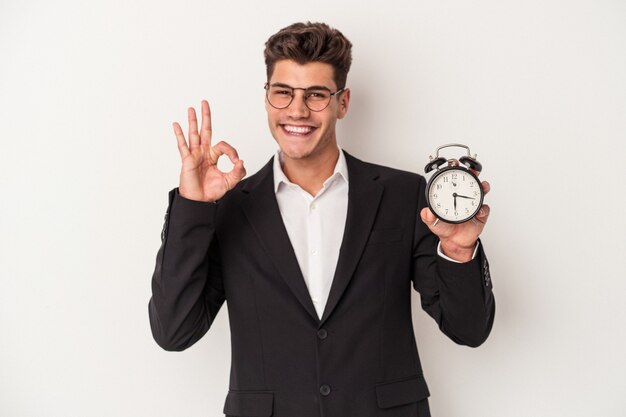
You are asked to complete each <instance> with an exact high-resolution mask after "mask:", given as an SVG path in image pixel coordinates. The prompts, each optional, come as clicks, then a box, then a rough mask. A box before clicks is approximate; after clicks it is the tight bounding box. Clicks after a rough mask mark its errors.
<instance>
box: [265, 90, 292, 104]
mask: <svg viewBox="0 0 626 417" xmlns="http://www.w3.org/2000/svg"><path fill="white" fill-rule="evenodd" d="M292 97H293V90H292V89H291V88H287V87H278V86H270V87H269V88H268V90H267V100H268V101H269V102H270V104H271V105H272V106H274V107H276V108H279V109H284V108H285V107H287V106H289V104H290V103H291V99H292Z"/></svg>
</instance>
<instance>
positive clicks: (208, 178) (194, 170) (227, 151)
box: [173, 100, 246, 202]
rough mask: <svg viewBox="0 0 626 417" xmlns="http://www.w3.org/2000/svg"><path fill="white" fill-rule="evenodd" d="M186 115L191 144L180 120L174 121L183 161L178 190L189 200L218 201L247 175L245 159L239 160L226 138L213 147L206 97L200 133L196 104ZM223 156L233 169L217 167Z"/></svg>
mask: <svg viewBox="0 0 626 417" xmlns="http://www.w3.org/2000/svg"><path fill="white" fill-rule="evenodd" d="M187 116H188V119H189V146H187V142H186V141H185V135H184V134H183V130H182V129H181V127H180V125H179V124H178V122H174V123H173V127H174V133H175V134H176V140H177V141H178V151H179V152H180V157H181V159H182V162H183V165H182V168H181V171H180V185H179V186H178V192H179V194H180V195H181V196H183V197H185V198H187V199H189V200H196V201H205V202H212V201H216V200H219V199H220V198H222V196H223V195H224V194H226V192H227V191H228V190H231V189H232V188H234V187H235V185H237V183H238V182H239V181H241V179H242V178H243V177H245V176H246V169H245V168H244V167H243V161H242V160H240V159H239V156H238V155H237V151H236V150H235V148H233V147H232V146H230V145H229V144H228V143H226V142H224V141H221V142H219V143H217V144H216V145H214V146H211V110H210V109H209V103H208V102H207V101H206V100H202V128H201V129H200V133H198V119H197V118H196V111H195V109H194V108H193V107H190V108H189V109H188V111H187ZM221 155H227V156H228V158H229V159H230V161H231V162H232V163H233V164H234V167H233V169H232V170H231V171H230V172H222V171H220V170H219V169H218V168H217V160H218V158H219V157H220V156H221Z"/></svg>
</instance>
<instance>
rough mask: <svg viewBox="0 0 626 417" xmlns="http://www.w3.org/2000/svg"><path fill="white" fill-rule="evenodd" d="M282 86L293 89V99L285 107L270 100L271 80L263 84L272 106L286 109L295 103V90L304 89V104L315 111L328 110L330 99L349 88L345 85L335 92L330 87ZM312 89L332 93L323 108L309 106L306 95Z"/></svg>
mask: <svg viewBox="0 0 626 417" xmlns="http://www.w3.org/2000/svg"><path fill="white" fill-rule="evenodd" d="M281 87H283V88H290V89H291V100H289V103H288V104H287V105H286V106H285V107H277V106H275V105H273V104H272V102H271V101H270V97H269V94H270V83H269V82H266V83H265V85H264V86H263V89H264V90H265V98H266V99H267V102H268V103H269V105H270V106H272V107H274V108H275V109H278V110H282V109H286V108H287V107H289V106H291V103H293V98H294V97H295V96H296V95H295V90H302V91H304V93H305V94H304V105H305V106H306V108H307V109H309V110H311V111H314V112H320V111H324V110H326V108H327V107H328V106H329V105H330V101H331V100H332V99H333V96H335V95H337V94H341V93H343V92H344V91H345V90H346V88H347V87H343V88H340V89H339V90H337V91H335V92H333V91H331V89H330V88H328V87H315V88H311V87H308V88H302V87H292V86H290V85H284V84H281ZM311 89H314V90H326V91H328V92H329V93H330V97H329V98H328V103H326V105H325V106H324V107H323V108H321V109H319V110H314V109H312V108H310V107H309V104H308V103H307V99H308V96H307V95H306V91H307V90H311Z"/></svg>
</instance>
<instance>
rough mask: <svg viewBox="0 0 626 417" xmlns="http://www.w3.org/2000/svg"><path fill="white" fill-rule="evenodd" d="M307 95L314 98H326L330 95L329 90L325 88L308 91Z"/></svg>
mask: <svg viewBox="0 0 626 417" xmlns="http://www.w3.org/2000/svg"><path fill="white" fill-rule="evenodd" d="M306 97H307V98H312V99H314V100H318V99H326V98H327V97H328V92H326V91H324V90H312V91H307V93H306Z"/></svg>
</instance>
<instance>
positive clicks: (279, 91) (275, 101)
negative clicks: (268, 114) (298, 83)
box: [263, 83, 346, 111]
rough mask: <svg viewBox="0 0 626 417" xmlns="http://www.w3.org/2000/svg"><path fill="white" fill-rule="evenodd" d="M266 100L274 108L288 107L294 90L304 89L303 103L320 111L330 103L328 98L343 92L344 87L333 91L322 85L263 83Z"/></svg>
mask: <svg viewBox="0 0 626 417" xmlns="http://www.w3.org/2000/svg"><path fill="white" fill-rule="evenodd" d="M263 88H264V89H265V90H266V94H265V95H266V97H267V102H268V103H270V106H272V107H274V108H276V109H285V108H287V107H289V105H290V104H291V102H292V101H293V98H294V96H295V91H294V90H303V91H304V104H305V105H306V106H307V107H308V109H309V110H311V111H322V110H324V109H325V108H326V107H328V105H329V104H330V99H331V98H332V97H333V96H334V95H336V94H340V93H341V92H343V91H344V90H345V89H346V88H345V87H344V88H342V89H340V90H337V91H335V92H331V91H330V89H329V88H327V87H323V86H315V87H309V88H301V87H291V86H288V85H286V84H280V83H276V84H272V85H270V84H269V83H265V87H263Z"/></svg>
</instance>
